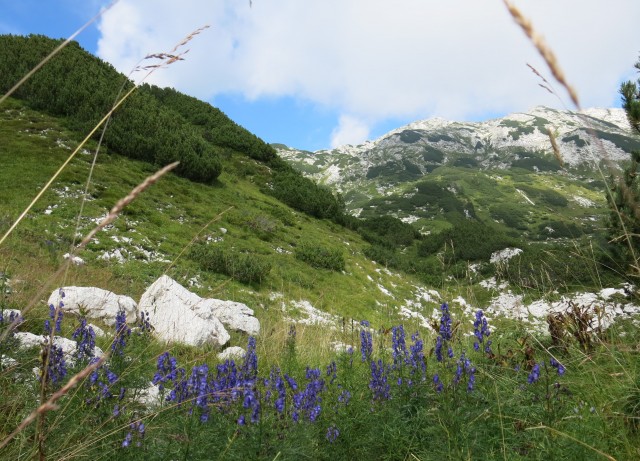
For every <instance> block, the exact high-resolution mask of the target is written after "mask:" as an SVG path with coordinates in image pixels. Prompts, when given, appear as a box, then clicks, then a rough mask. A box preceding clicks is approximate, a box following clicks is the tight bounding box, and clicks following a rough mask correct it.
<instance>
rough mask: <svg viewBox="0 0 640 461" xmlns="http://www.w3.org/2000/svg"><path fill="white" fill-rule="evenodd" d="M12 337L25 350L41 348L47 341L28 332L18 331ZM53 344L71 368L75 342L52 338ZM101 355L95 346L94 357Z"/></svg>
mask: <svg viewBox="0 0 640 461" xmlns="http://www.w3.org/2000/svg"><path fill="white" fill-rule="evenodd" d="M14 337H15V338H16V339H17V340H18V343H19V344H20V347H22V348H25V349H31V348H32V347H41V346H42V345H43V344H45V343H47V342H48V340H49V337H48V336H43V335H35V334H33V333H29V332H28V331H19V332H17V333H15V335H14ZM53 344H54V345H55V346H57V347H59V348H60V349H62V354H63V355H64V359H65V361H66V362H67V364H68V365H70V366H73V365H74V364H75V360H76V358H75V353H76V342H75V341H73V340H71V339H68V338H64V337H62V336H54V337H53ZM103 354H104V352H103V351H102V349H100V348H99V347H98V346H95V348H94V356H95V357H102V355H103Z"/></svg>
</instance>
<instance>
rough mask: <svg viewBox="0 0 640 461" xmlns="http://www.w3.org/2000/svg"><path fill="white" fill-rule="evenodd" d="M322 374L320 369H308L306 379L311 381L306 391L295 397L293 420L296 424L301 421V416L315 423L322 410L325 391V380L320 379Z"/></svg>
mask: <svg viewBox="0 0 640 461" xmlns="http://www.w3.org/2000/svg"><path fill="white" fill-rule="evenodd" d="M320 376H321V373H320V369H319V368H309V367H307V372H306V378H307V379H308V380H309V382H308V383H307V386H306V387H305V389H304V391H302V392H298V393H296V394H294V396H293V408H294V410H293V413H292V415H291V416H292V418H293V420H294V421H295V422H298V421H299V418H300V416H307V418H308V419H309V421H310V422H312V423H313V422H315V420H316V419H317V417H318V416H319V415H320V411H321V410H322V408H321V406H320V403H321V402H322V397H321V396H320V394H321V393H322V392H323V391H324V388H325V384H324V380H322V379H320Z"/></svg>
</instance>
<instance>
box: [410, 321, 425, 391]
mask: <svg viewBox="0 0 640 461" xmlns="http://www.w3.org/2000/svg"><path fill="white" fill-rule="evenodd" d="M411 340H412V341H413V344H412V345H411V346H410V347H409V350H410V351H411V354H410V355H409V365H410V366H411V375H412V376H415V375H417V374H419V375H420V380H421V381H424V380H425V375H426V372H427V364H426V363H425V359H424V352H423V349H424V343H423V342H422V340H421V339H420V335H419V334H418V333H414V334H413V335H411ZM410 384H411V383H410Z"/></svg>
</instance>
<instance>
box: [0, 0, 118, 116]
mask: <svg viewBox="0 0 640 461" xmlns="http://www.w3.org/2000/svg"><path fill="white" fill-rule="evenodd" d="M116 3H118V0H113V1H112V2H111V3H109V4H108V5H107V6H106V7H104V8H103V9H102V10H100V12H99V13H98V14H96V15H95V16H94V17H92V18H91V19H89V21H87V22H86V23H85V24H84V25H83V26H82V27H80V28H79V29H78V30H76V31H75V32H74V33H73V34H71V35H70V36H69V38H67V39H66V40H65V41H64V42H62V43H61V44H60V45H59V46H58V47H56V49H55V50H53V51H52V52H51V53H49V55H47V57H45V58H44V59H43V60H42V61H40V62H39V63H38V64H37V65H36V66H35V67H34V68H33V69H31V70H30V71H29V72H27V74H26V75H25V76H24V77H22V78H21V79H20V81H19V82H18V83H16V84H15V85H13V86H12V87H11V89H10V90H9V91H7V92H6V93H5V94H4V95H3V96H2V97H0V104H2V103H3V102H4V100H5V99H7V98H8V97H9V96H11V95H12V94H13V93H14V92H15V91H16V90H17V89H18V88H20V87H21V86H22V84H24V82H26V81H27V80H29V79H30V78H31V77H32V76H33V74H35V73H36V72H37V71H38V70H39V69H40V68H41V67H42V66H44V65H45V64H46V63H47V62H49V60H50V59H51V58H53V57H54V56H55V55H56V54H58V53H59V52H60V51H61V50H62V49H63V48H64V47H65V46H67V45H68V44H69V43H71V42H72V41H73V39H74V38H76V37H77V36H78V35H79V34H80V33H81V32H82V31H83V30H85V29H86V28H87V27H89V26H90V25H91V24H93V23H94V22H95V21H96V20H97V19H98V18H99V17H100V16H102V15H103V14H104V13H106V12H107V11H108V10H109V9H110V8H111V7H112V6H113V5H115V4H116Z"/></svg>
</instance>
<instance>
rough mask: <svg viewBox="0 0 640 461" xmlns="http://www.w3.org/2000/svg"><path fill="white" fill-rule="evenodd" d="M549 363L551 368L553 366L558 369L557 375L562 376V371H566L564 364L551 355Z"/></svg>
mask: <svg viewBox="0 0 640 461" xmlns="http://www.w3.org/2000/svg"><path fill="white" fill-rule="evenodd" d="M549 363H550V364H551V366H552V367H553V368H555V369H556V370H557V371H558V375H560V376H562V375H564V372H565V371H566V370H565V368H564V366H563V365H562V364H561V363H560V362H558V361H557V360H556V359H554V358H553V357H552V358H551V360H550V361H549Z"/></svg>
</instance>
